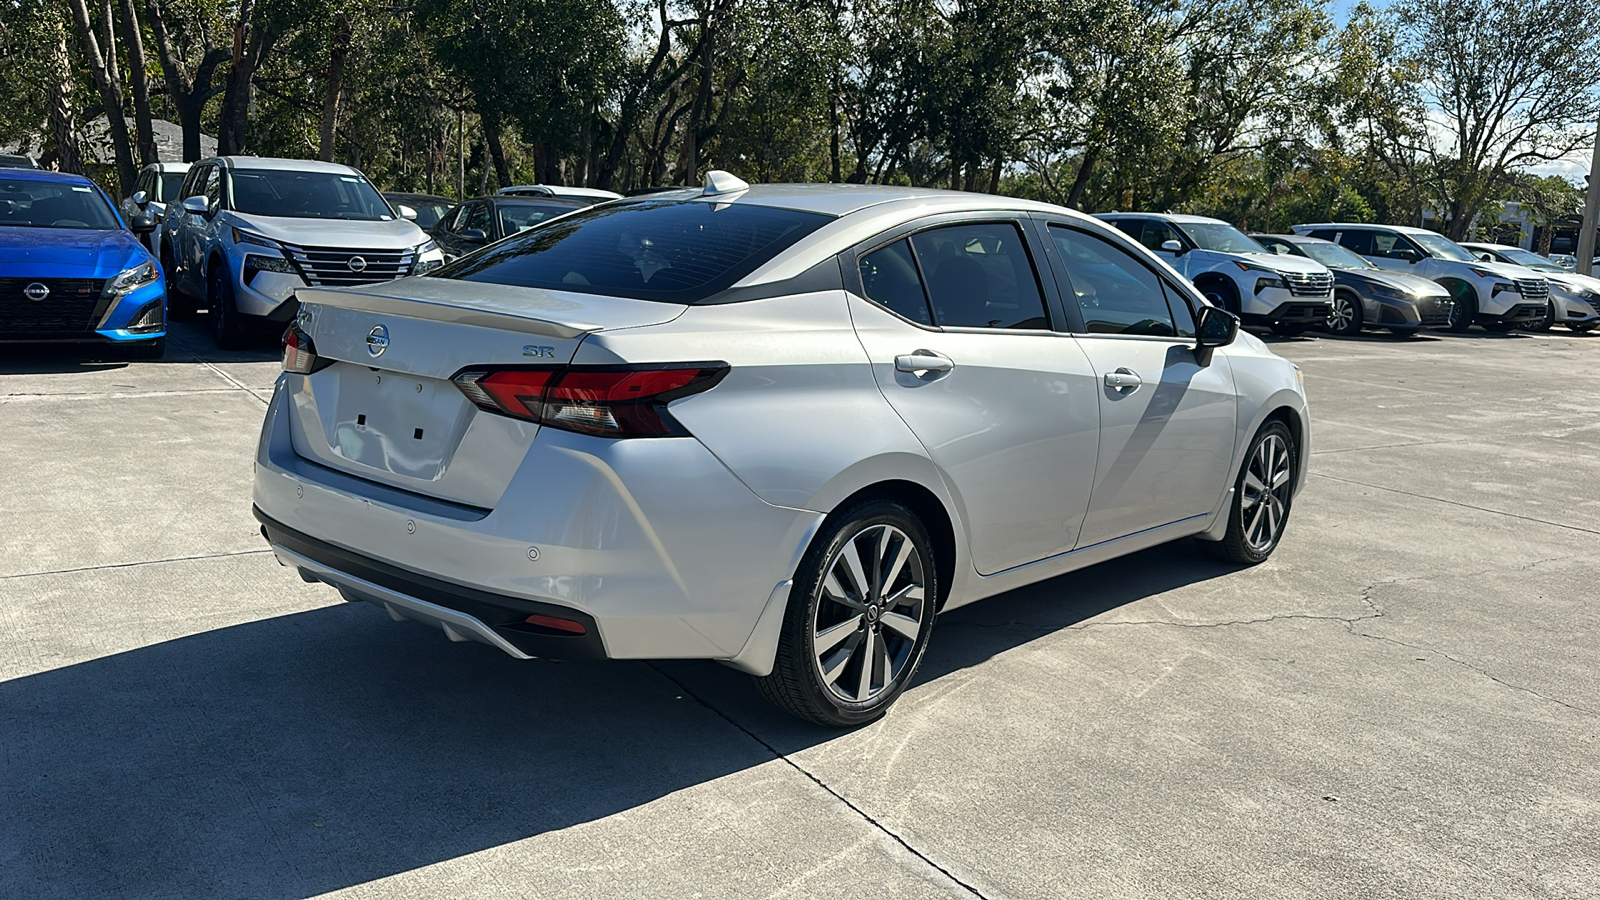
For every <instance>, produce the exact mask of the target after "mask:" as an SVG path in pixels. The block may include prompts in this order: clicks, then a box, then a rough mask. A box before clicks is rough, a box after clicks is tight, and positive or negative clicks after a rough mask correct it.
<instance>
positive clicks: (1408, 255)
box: [1389, 247, 1422, 266]
mask: <svg viewBox="0 0 1600 900" xmlns="http://www.w3.org/2000/svg"><path fill="white" fill-rule="evenodd" d="M1389 258H1390V259H1403V260H1405V261H1406V262H1407V263H1410V264H1411V265H1413V266H1414V265H1416V264H1417V260H1419V259H1421V258H1422V257H1420V256H1418V255H1417V251H1415V250H1413V249H1411V248H1410V247H1396V248H1395V249H1393V250H1391V251H1389Z"/></svg>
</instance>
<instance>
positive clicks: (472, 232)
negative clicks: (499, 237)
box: [458, 228, 489, 244]
mask: <svg viewBox="0 0 1600 900" xmlns="http://www.w3.org/2000/svg"><path fill="white" fill-rule="evenodd" d="M458 237H460V238H461V239H462V240H463V241H466V242H467V243H469V244H487V243H489V234H488V232H486V231H484V230H483V229H482V228H468V229H467V230H466V231H463V232H461V234H460V235H458Z"/></svg>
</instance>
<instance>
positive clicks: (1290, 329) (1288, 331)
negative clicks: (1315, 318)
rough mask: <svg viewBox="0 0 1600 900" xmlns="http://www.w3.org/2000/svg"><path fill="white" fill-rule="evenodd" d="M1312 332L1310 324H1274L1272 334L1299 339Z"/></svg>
mask: <svg viewBox="0 0 1600 900" xmlns="http://www.w3.org/2000/svg"><path fill="white" fill-rule="evenodd" d="M1309 330H1311V323H1309V322H1273V323H1272V333H1273V334H1275V335H1278V336H1279V337H1299V336H1300V335H1302V334H1305V333H1306V332H1307V331H1309Z"/></svg>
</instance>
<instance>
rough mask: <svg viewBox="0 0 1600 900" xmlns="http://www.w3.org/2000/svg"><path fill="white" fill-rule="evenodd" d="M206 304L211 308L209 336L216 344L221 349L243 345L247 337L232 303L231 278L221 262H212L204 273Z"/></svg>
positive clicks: (236, 348) (237, 311)
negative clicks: (208, 270)
mask: <svg viewBox="0 0 1600 900" xmlns="http://www.w3.org/2000/svg"><path fill="white" fill-rule="evenodd" d="M206 306H207V307H209V308H210V310H211V336H212V337H214V338H216V341H217V346H218V347H219V348H221V349H223V350H238V349H240V348H242V347H244V345H245V343H246V342H247V337H246V335H245V333H244V328H243V326H242V323H241V322H240V321H239V310H238V309H236V308H235V307H234V305H233V280H232V279H230V278H229V277H228V269H227V266H226V265H225V264H223V263H220V262H219V263H214V264H213V265H212V266H211V271H210V272H207V273H206Z"/></svg>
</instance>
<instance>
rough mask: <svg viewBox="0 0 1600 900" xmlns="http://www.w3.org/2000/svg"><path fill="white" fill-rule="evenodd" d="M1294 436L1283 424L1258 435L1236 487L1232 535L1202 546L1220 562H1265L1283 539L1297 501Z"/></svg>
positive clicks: (1231, 514)
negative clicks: (1223, 560) (1295, 495)
mask: <svg viewBox="0 0 1600 900" xmlns="http://www.w3.org/2000/svg"><path fill="white" fill-rule="evenodd" d="M1296 465H1297V463H1296V462H1295V450H1294V435H1292V434H1290V433H1289V429H1288V427H1287V426H1286V425H1284V424H1283V423H1282V422H1278V421H1273V422H1268V423H1267V424H1266V425H1264V426H1262V428H1261V430H1260V431H1258V432H1256V436H1255V439H1254V440H1253V441H1251V442H1250V450H1249V452H1248V453H1246V454H1245V457H1244V466H1243V467H1242V468H1240V470H1239V477H1238V479H1237V480H1236V481H1235V482H1234V490H1233V501H1232V504H1231V507H1230V508H1229V510H1228V531H1227V533H1226V534H1225V535H1224V536H1223V538H1222V540H1220V541H1201V542H1200V546H1201V547H1204V548H1205V549H1206V551H1207V552H1209V553H1210V554H1211V555H1212V556H1215V557H1217V558H1218V559H1225V560H1227V561H1229V562H1234V563H1239V564H1240V565H1245V566H1253V565H1256V564H1258V563H1263V562H1266V560H1267V557H1269V556H1271V555H1272V551H1273V550H1276V549H1277V547H1278V541H1279V540H1281V539H1282V538H1283V529H1284V526H1286V525H1287V524H1288V523H1289V508H1290V506H1291V505H1292V504H1293V502H1294V483H1295V467H1296Z"/></svg>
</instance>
